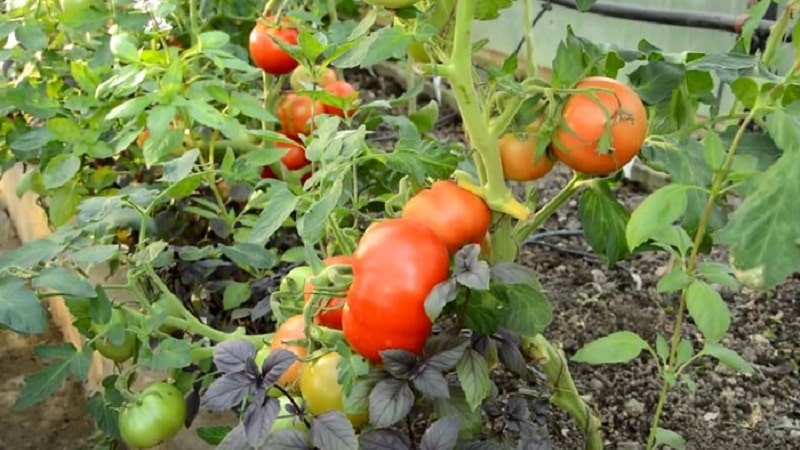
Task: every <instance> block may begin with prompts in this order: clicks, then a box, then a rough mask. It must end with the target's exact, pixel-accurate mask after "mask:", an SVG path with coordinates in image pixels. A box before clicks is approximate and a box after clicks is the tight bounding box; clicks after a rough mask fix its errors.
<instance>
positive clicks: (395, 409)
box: [369, 379, 414, 428]
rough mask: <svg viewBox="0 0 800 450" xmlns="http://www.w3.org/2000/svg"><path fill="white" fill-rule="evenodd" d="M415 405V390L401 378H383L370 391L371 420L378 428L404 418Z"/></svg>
mask: <svg viewBox="0 0 800 450" xmlns="http://www.w3.org/2000/svg"><path fill="white" fill-rule="evenodd" d="M412 406H414V392H413V391H412V390H411V388H410V387H409V386H408V383H407V382H405V381H401V380H392V379H387V380H381V381H379V382H378V384H376V385H375V387H374V388H372V391H371V392H370V393H369V422H370V423H371V424H372V425H374V426H375V427H377V428H383V427H388V426H391V425H394V424H395V423H397V422H399V421H400V420H402V419H403V418H404V417H405V416H407V415H408V413H409V412H410V411H411V407H412Z"/></svg>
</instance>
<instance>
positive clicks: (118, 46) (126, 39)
mask: <svg viewBox="0 0 800 450" xmlns="http://www.w3.org/2000/svg"><path fill="white" fill-rule="evenodd" d="M108 46H109V48H110V49H111V54H112V55H114V56H116V57H117V58H119V59H121V60H124V61H136V60H138V59H139V52H138V50H137V49H136V43H135V42H134V40H133V38H132V37H131V36H130V35H128V34H125V33H121V34H114V35H112V36H111V40H110V41H109V43H108Z"/></svg>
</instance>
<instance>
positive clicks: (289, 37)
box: [250, 16, 299, 75]
mask: <svg viewBox="0 0 800 450" xmlns="http://www.w3.org/2000/svg"><path fill="white" fill-rule="evenodd" d="M298 34H299V32H298V30H297V28H295V27H293V26H291V25H290V23H289V21H288V20H286V19H284V20H281V21H280V23H277V22H276V20H275V18H274V17H272V16H270V17H267V18H263V19H258V21H257V22H256V25H255V26H254V27H253V30H252V31H251V32H250V57H251V58H252V59H253V63H255V65H256V67H259V68H260V69H261V70H263V71H264V72H267V73H269V74H272V75H286V74H287V73H289V72H291V71H292V70H294V68H295V67H297V65H298V63H297V60H295V59H294V58H293V57H292V56H291V55H290V54H288V53H286V52H285V51H283V49H282V48H280V47H279V46H278V44H276V43H275V41H273V39H272V38H273V37H274V38H275V39H280V40H281V41H283V42H285V43H287V44H290V45H297V36H298Z"/></svg>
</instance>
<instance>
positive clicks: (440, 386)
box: [412, 367, 450, 398]
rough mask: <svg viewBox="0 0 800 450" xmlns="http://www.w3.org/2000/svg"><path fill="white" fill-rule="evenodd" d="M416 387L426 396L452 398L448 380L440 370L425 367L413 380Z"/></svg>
mask: <svg viewBox="0 0 800 450" xmlns="http://www.w3.org/2000/svg"><path fill="white" fill-rule="evenodd" d="M412 382H413V383H414V387H415V388H416V389H417V390H418V391H420V392H421V393H423V394H424V395H426V396H428V397H432V398H447V397H449V396H450V385H449V384H448V383H447V379H446V378H445V377H444V375H443V374H442V373H441V372H439V371H438V370H436V369H434V368H432V367H425V368H424V369H423V370H422V371H421V372H419V373H418V374H417V375H416V376H415V377H414V378H413V379H412Z"/></svg>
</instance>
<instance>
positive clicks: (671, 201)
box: [625, 184, 689, 250]
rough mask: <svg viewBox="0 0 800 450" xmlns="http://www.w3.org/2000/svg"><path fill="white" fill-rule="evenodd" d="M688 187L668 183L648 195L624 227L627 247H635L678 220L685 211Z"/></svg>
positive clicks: (632, 248)
mask: <svg viewBox="0 0 800 450" xmlns="http://www.w3.org/2000/svg"><path fill="white" fill-rule="evenodd" d="M688 189H689V186H684V185H681V184H669V185H667V186H664V187H662V188H659V189H658V190H656V191H655V192H653V193H652V194H650V195H648V196H647V198H645V199H644V201H642V203H640V204H639V206H638V207H636V209H635V210H634V211H633V213H632V214H631V217H630V220H629V221H628V225H627V227H626V229H625V238H626V239H627V242H628V248H629V249H631V250H634V249H636V247H638V246H640V245H641V244H643V243H645V242H646V241H647V240H648V239H650V238H652V237H653V236H655V235H656V234H657V233H658V232H659V231H661V230H662V229H664V228H666V227H668V226H671V225H672V223H673V222H675V221H676V220H678V219H679V218H680V217H681V216H682V215H683V213H684V212H685V211H686V207H687V202H688V200H687V196H686V192H687V190H688Z"/></svg>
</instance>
